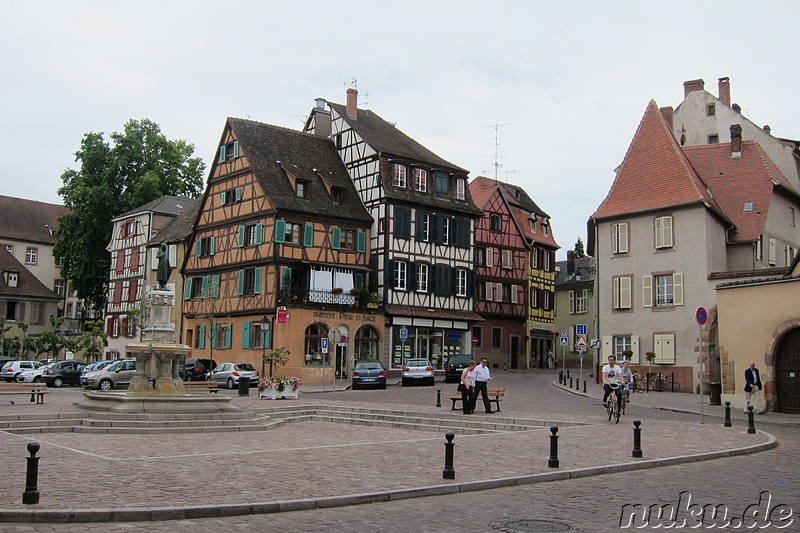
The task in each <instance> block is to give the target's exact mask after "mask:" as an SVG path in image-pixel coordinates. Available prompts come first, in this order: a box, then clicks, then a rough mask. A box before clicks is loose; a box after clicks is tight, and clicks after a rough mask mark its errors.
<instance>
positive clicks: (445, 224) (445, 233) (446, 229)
mask: <svg viewBox="0 0 800 533" xmlns="http://www.w3.org/2000/svg"><path fill="white" fill-rule="evenodd" d="M442 244H444V245H448V244H450V217H442Z"/></svg>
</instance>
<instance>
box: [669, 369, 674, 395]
mask: <svg viewBox="0 0 800 533" xmlns="http://www.w3.org/2000/svg"><path fill="white" fill-rule="evenodd" d="M669 387H670V392H675V372H673V373H672V382H671V383H670V384H669Z"/></svg>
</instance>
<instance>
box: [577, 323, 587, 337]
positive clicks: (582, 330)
mask: <svg viewBox="0 0 800 533" xmlns="http://www.w3.org/2000/svg"><path fill="white" fill-rule="evenodd" d="M588 329H589V328H588V327H586V324H575V335H588V334H589V331H588Z"/></svg>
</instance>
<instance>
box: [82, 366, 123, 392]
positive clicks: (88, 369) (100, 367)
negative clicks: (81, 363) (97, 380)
mask: <svg viewBox="0 0 800 533" xmlns="http://www.w3.org/2000/svg"><path fill="white" fill-rule="evenodd" d="M114 361H115V359H107V360H105V361H95V362H94V363H89V364H88V365H86V366H85V367H83V370H81V378H80V382H81V385H82V386H84V387H85V386H86V374H88V373H89V372H93V371H95V370H102V369H103V368H105V367H107V366H108V365H110V364H112V363H113V362H114Z"/></svg>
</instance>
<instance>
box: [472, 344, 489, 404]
mask: <svg viewBox="0 0 800 533" xmlns="http://www.w3.org/2000/svg"><path fill="white" fill-rule="evenodd" d="M488 363H489V361H488V360H487V359H486V358H485V357H484V358H482V359H481V364H480V365H479V366H478V367H477V368H475V399H474V400H473V402H474V403H477V401H478V396H479V395H481V397H482V398H483V407H484V408H485V409H486V412H487V413H493V412H494V411H492V404H491V403H489V392H488V391H487V386H488V383H489V380H491V379H492V375H491V372H489V367H488V366H486V365H487V364H488Z"/></svg>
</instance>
